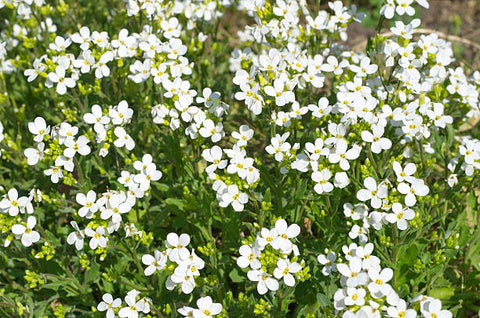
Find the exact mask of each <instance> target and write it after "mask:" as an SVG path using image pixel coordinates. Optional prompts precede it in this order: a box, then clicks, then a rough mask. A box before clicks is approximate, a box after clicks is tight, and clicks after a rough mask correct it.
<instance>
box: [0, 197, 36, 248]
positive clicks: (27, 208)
mask: <svg viewBox="0 0 480 318" xmlns="http://www.w3.org/2000/svg"><path fill="white" fill-rule="evenodd" d="M40 196H41V194H40ZM34 200H35V201H40V200H41V199H37V197H36V190H35V189H33V190H32V191H30V195H29V196H28V197H27V196H20V197H19V195H18V191H17V189H15V188H12V189H10V190H8V192H7V194H5V195H4V196H3V197H2V199H1V200H0V212H1V213H3V214H5V215H7V214H8V216H9V217H8V218H4V219H2V225H3V226H4V227H5V226H6V228H5V229H3V230H2V231H3V232H6V231H8V230H11V232H12V233H13V234H14V236H15V237H16V238H19V239H21V242H22V244H23V245H24V246H26V247H29V246H31V245H32V244H33V243H36V242H38V241H39V240H40V234H39V233H38V232H37V231H35V230H34V228H35V225H36V224H37V218H36V217H35V216H34V215H32V214H33V212H34V211H33V204H32V202H33V201H34ZM23 214H24V215H25V217H26V221H25V220H23V219H22V217H21V215H23ZM12 239H13V237H12V236H9V237H7V239H6V240H5V242H4V246H9V245H10V243H11V241H12Z"/></svg>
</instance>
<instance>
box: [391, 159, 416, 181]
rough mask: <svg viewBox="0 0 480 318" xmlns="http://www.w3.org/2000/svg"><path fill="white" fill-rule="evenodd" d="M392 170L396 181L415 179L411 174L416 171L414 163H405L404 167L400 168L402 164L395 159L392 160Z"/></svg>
mask: <svg viewBox="0 0 480 318" xmlns="http://www.w3.org/2000/svg"><path fill="white" fill-rule="evenodd" d="M393 171H395V174H396V175H397V182H402V181H404V180H405V181H408V182H411V181H412V180H414V179H415V177H413V174H414V173H415V171H417V166H416V165H415V164H414V163H411V162H410V163H407V164H406V165H405V168H403V169H402V166H401V165H400V163H398V162H397V161H394V162H393Z"/></svg>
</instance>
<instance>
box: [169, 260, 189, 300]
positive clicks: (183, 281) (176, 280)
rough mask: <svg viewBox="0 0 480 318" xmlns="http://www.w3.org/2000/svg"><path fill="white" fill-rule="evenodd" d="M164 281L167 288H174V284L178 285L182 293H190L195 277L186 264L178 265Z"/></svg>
mask: <svg viewBox="0 0 480 318" xmlns="http://www.w3.org/2000/svg"><path fill="white" fill-rule="evenodd" d="M165 283H166V287H167V289H169V290H172V289H173V288H175V286H176V285H180V286H181V289H182V292H183V293H184V294H190V293H191V292H192V291H193V289H194V288H195V277H194V275H192V272H191V271H190V270H189V267H188V266H187V265H180V266H178V267H177V268H175V271H174V272H173V274H172V275H171V276H169V277H168V279H167V281H166V282H165Z"/></svg>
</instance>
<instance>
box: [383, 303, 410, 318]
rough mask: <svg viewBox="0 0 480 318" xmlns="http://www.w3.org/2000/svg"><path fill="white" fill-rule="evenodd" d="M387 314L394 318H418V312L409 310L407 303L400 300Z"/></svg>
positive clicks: (388, 309) (389, 308)
mask: <svg viewBox="0 0 480 318" xmlns="http://www.w3.org/2000/svg"><path fill="white" fill-rule="evenodd" d="M387 313H388V316H389V317H394V318H415V317H417V312H416V311H415V310H413V309H407V303H406V302H405V300H403V299H400V300H398V302H397V304H396V305H395V306H391V307H388V308H387Z"/></svg>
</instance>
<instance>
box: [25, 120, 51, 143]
mask: <svg viewBox="0 0 480 318" xmlns="http://www.w3.org/2000/svg"><path fill="white" fill-rule="evenodd" d="M28 130H29V131H30V132H31V133H32V134H34V135H35V137H34V138H33V140H34V141H35V142H41V141H42V140H43V139H44V138H45V135H48V134H49V133H50V126H47V123H46V122H45V119H43V118H42V117H37V118H35V120H34V121H33V122H31V123H28Z"/></svg>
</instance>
